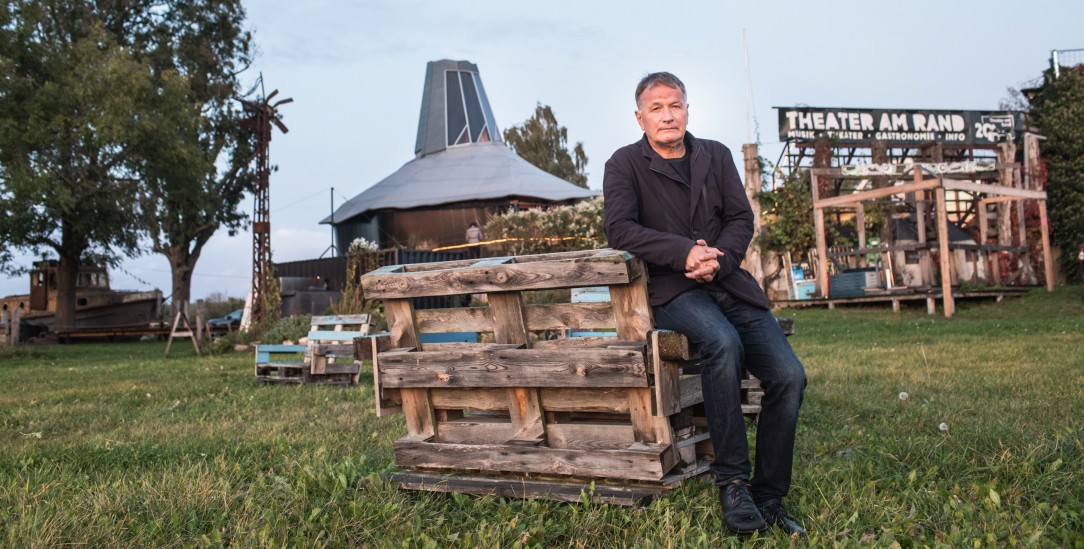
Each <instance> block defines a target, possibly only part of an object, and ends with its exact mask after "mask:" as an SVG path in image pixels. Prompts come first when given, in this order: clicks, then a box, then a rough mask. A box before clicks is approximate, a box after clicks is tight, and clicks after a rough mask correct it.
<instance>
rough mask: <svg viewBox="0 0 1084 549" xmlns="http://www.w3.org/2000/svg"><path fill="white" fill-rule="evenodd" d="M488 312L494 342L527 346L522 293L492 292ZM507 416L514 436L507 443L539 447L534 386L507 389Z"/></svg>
mask: <svg viewBox="0 0 1084 549" xmlns="http://www.w3.org/2000/svg"><path fill="white" fill-rule="evenodd" d="M489 311H490V314H491V315H493V335H494V337H495V339H496V341H497V343H512V344H516V345H524V346H526V345H528V343H529V341H528V337H527V320H526V318H525V317H524V316H523V294H522V293H521V292H493V293H490V294H489ZM506 393H507V395H508V415H509V417H510V418H511V420H512V430H513V431H514V433H515V434H514V435H513V437H512V440H509V441H508V442H510V443H521V444H522V443H526V444H539V443H541V442H542V439H543V438H544V437H545V430H544V427H543V424H542V406H541V404H540V403H539V398H538V389H537V388H533V387H510V388H508V389H507V390H506Z"/></svg>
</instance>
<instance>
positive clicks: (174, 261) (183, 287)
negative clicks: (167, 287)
mask: <svg viewBox="0 0 1084 549" xmlns="http://www.w3.org/2000/svg"><path fill="white" fill-rule="evenodd" d="M199 255H200V250H198V249H197V250H196V252H194V253H190V252H189V251H188V246H187V245H179V244H174V245H171V246H170V247H169V250H168V252H167V254H166V256H167V257H168V258H169V270H170V274H171V275H172V276H173V298H172V301H171V302H172V303H173V308H174V310H177V307H179V306H180V304H181V303H188V302H189V301H190V300H191V298H192V272H193V271H194V270H195V268H196V260H197V259H199Z"/></svg>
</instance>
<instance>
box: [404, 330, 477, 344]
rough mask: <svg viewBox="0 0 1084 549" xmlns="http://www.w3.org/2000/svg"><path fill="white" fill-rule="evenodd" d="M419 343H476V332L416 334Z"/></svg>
mask: <svg viewBox="0 0 1084 549" xmlns="http://www.w3.org/2000/svg"><path fill="white" fill-rule="evenodd" d="M418 340H419V342H420V343H478V333H477V332H446V333H443V334H418Z"/></svg>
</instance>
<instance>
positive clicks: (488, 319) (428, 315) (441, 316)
mask: <svg viewBox="0 0 1084 549" xmlns="http://www.w3.org/2000/svg"><path fill="white" fill-rule="evenodd" d="M414 314H415V316H416V317H417V319H418V330H420V331H421V332H423V333H435V334H443V333H448V332H492V331H493V317H492V315H490V314H489V307H459V308H454V309H422V310H419V311H415V313H414Z"/></svg>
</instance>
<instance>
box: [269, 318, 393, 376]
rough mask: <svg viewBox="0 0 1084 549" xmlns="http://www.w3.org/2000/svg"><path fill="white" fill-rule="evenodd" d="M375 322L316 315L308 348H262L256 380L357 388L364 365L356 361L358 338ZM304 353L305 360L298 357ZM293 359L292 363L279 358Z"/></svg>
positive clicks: (308, 337) (296, 346) (371, 319)
mask: <svg viewBox="0 0 1084 549" xmlns="http://www.w3.org/2000/svg"><path fill="white" fill-rule="evenodd" d="M373 324H374V319H373V318H372V317H371V316H370V315H368V314H349V315H331V316H314V317H312V320H311V322H310V331H309V334H308V336H307V338H306V339H307V343H306V344H304V345H258V346H257V347H256V379H258V380H260V381H264V382H268V383H319V384H330V385H345V386H349V385H356V384H357V382H358V377H359V375H360V372H361V366H360V364H359V363H358V362H356V361H355V360H354V343H353V342H354V339H355V338H357V337H362V336H365V335H367V334H368V333H369V329H370V328H371V327H372V326H373ZM299 353H301V354H303V356H302V357H301V360H297V358H298V357H297V355H298V354H299ZM284 355H285V356H290V359H289V360H281V359H279V358H277V357H281V356H284Z"/></svg>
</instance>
